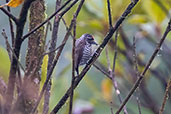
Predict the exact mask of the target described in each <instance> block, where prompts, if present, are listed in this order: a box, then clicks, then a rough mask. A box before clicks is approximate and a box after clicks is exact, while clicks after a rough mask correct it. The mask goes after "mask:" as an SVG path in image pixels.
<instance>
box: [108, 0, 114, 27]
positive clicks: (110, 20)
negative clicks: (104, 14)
mask: <svg viewBox="0 0 171 114" xmlns="http://www.w3.org/2000/svg"><path fill="white" fill-rule="evenodd" d="M107 8H108V17H109V26H110V28H112V27H113V26H112V14H111V8H110V0H107Z"/></svg>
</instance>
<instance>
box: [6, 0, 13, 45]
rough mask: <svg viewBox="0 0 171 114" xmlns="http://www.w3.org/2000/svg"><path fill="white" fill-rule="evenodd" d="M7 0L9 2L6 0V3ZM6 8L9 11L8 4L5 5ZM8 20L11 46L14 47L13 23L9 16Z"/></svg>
mask: <svg viewBox="0 0 171 114" xmlns="http://www.w3.org/2000/svg"><path fill="white" fill-rule="evenodd" d="M8 2H9V0H6V3H8ZM7 10H8V11H9V12H11V10H10V7H9V6H7ZM8 20H9V25H10V32H11V42H12V47H14V41H15V37H14V27H13V23H12V20H11V19H10V17H9V19H8Z"/></svg>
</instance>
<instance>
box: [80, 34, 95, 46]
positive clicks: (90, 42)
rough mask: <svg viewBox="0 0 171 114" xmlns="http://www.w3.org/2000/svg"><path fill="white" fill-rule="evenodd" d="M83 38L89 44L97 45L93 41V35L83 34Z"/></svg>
mask: <svg viewBox="0 0 171 114" xmlns="http://www.w3.org/2000/svg"><path fill="white" fill-rule="evenodd" d="M83 37H84V40H85V41H86V42H87V43H89V44H91V45H98V44H97V43H96V42H95V41H94V37H93V36H92V35H90V34H83Z"/></svg>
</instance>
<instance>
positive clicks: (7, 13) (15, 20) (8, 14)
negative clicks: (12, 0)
mask: <svg viewBox="0 0 171 114" xmlns="http://www.w3.org/2000/svg"><path fill="white" fill-rule="evenodd" d="M0 9H1V10H2V12H4V13H5V14H6V15H7V16H8V17H9V18H11V19H12V20H13V21H14V22H15V24H18V21H19V20H18V19H17V18H16V17H15V16H14V15H12V14H11V13H10V12H9V11H7V10H6V9H5V8H0Z"/></svg>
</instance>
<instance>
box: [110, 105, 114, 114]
mask: <svg viewBox="0 0 171 114" xmlns="http://www.w3.org/2000/svg"><path fill="white" fill-rule="evenodd" d="M110 104H111V108H110V110H111V114H114V113H113V108H112V104H113V103H112V102H110Z"/></svg>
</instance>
